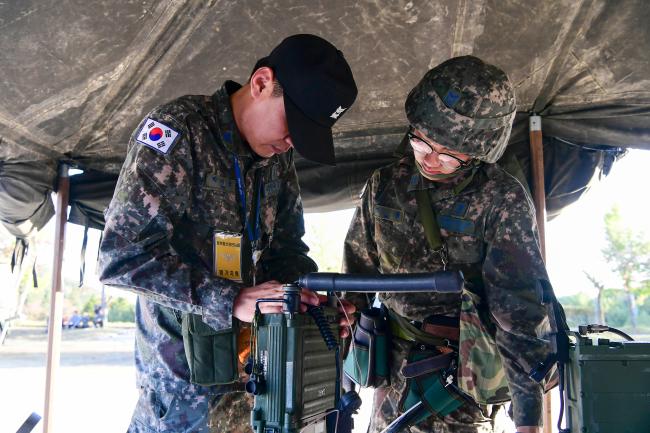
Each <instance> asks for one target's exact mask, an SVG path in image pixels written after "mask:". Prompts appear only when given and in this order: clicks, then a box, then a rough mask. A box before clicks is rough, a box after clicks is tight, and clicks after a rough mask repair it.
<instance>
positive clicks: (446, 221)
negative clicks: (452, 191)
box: [438, 215, 476, 235]
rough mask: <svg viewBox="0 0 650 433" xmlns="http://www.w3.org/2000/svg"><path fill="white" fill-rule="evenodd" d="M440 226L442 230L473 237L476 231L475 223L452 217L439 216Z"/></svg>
mask: <svg viewBox="0 0 650 433" xmlns="http://www.w3.org/2000/svg"><path fill="white" fill-rule="evenodd" d="M438 225H440V228H441V229H445V230H447V231H448V232H454V233H461V234H464V235H473V234H474V232H475V231H476V226H475V225H474V221H472V220H467V219H462V218H457V217H454V216H451V215H438Z"/></svg>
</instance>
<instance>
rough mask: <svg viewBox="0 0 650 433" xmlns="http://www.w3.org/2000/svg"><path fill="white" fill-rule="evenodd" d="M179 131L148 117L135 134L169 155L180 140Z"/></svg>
mask: <svg viewBox="0 0 650 433" xmlns="http://www.w3.org/2000/svg"><path fill="white" fill-rule="evenodd" d="M179 135H180V134H179V133H178V132H176V131H175V130H173V129H172V128H170V127H169V126H167V125H164V124H162V123H160V122H158V121H156V120H153V119H150V118H147V120H145V121H144V124H143V125H142V128H140V130H139V131H138V133H137V135H136V136H135V138H136V140H137V141H138V143H142V144H144V145H145V146H148V147H150V148H152V149H153V150H155V151H156V152H158V153H162V154H163V155H167V154H168V153H169V152H170V151H171V150H172V148H173V147H174V145H175V144H176V141H177V140H178V137H179Z"/></svg>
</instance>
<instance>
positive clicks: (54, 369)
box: [43, 164, 70, 433]
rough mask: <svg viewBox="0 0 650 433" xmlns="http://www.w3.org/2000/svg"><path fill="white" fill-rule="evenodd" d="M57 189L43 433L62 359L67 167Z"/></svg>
mask: <svg viewBox="0 0 650 433" xmlns="http://www.w3.org/2000/svg"><path fill="white" fill-rule="evenodd" d="M57 182H58V189H57V194H56V228H55V234H54V261H53V264H52V297H51V299H50V318H49V321H48V339H47V370H46V372H45V374H46V376H45V412H44V415H45V416H44V419H43V433H50V432H52V431H54V429H53V427H52V423H53V415H54V402H55V398H54V397H55V396H54V393H55V390H56V386H55V385H56V378H57V373H58V369H59V361H60V358H61V327H62V316H63V285H62V278H61V265H62V263H63V248H64V245H65V224H66V221H67V219H68V199H69V194H70V178H69V177H68V166H67V165H66V164H61V166H60V167H59V176H58V180H57Z"/></svg>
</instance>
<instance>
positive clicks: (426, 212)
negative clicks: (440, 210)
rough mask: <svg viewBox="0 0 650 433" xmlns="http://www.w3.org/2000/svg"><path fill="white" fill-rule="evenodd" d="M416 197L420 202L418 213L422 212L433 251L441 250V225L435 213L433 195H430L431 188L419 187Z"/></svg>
mask: <svg viewBox="0 0 650 433" xmlns="http://www.w3.org/2000/svg"><path fill="white" fill-rule="evenodd" d="M415 197H416V200H417V202H418V213H419V214H420V220H421V221H422V226H423V227H424V234H425V235H426V237H427V241H429V245H431V248H432V249H433V251H440V250H441V249H442V239H441V238H440V227H439V226H438V221H436V216H435V215H434V213H433V204H432V203H431V197H429V190H426V189H419V190H417V191H416V192H415Z"/></svg>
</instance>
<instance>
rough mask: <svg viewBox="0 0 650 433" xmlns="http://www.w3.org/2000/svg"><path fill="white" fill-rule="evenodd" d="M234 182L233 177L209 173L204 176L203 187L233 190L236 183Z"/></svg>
mask: <svg viewBox="0 0 650 433" xmlns="http://www.w3.org/2000/svg"><path fill="white" fill-rule="evenodd" d="M235 182H236V181H235V179H229V178H227V177H220V176H217V175H216V174H209V175H207V176H206V177H205V183H204V184H203V187H204V188H205V189H212V190H217V191H226V192H234V191H235V185H236V184H235Z"/></svg>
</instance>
